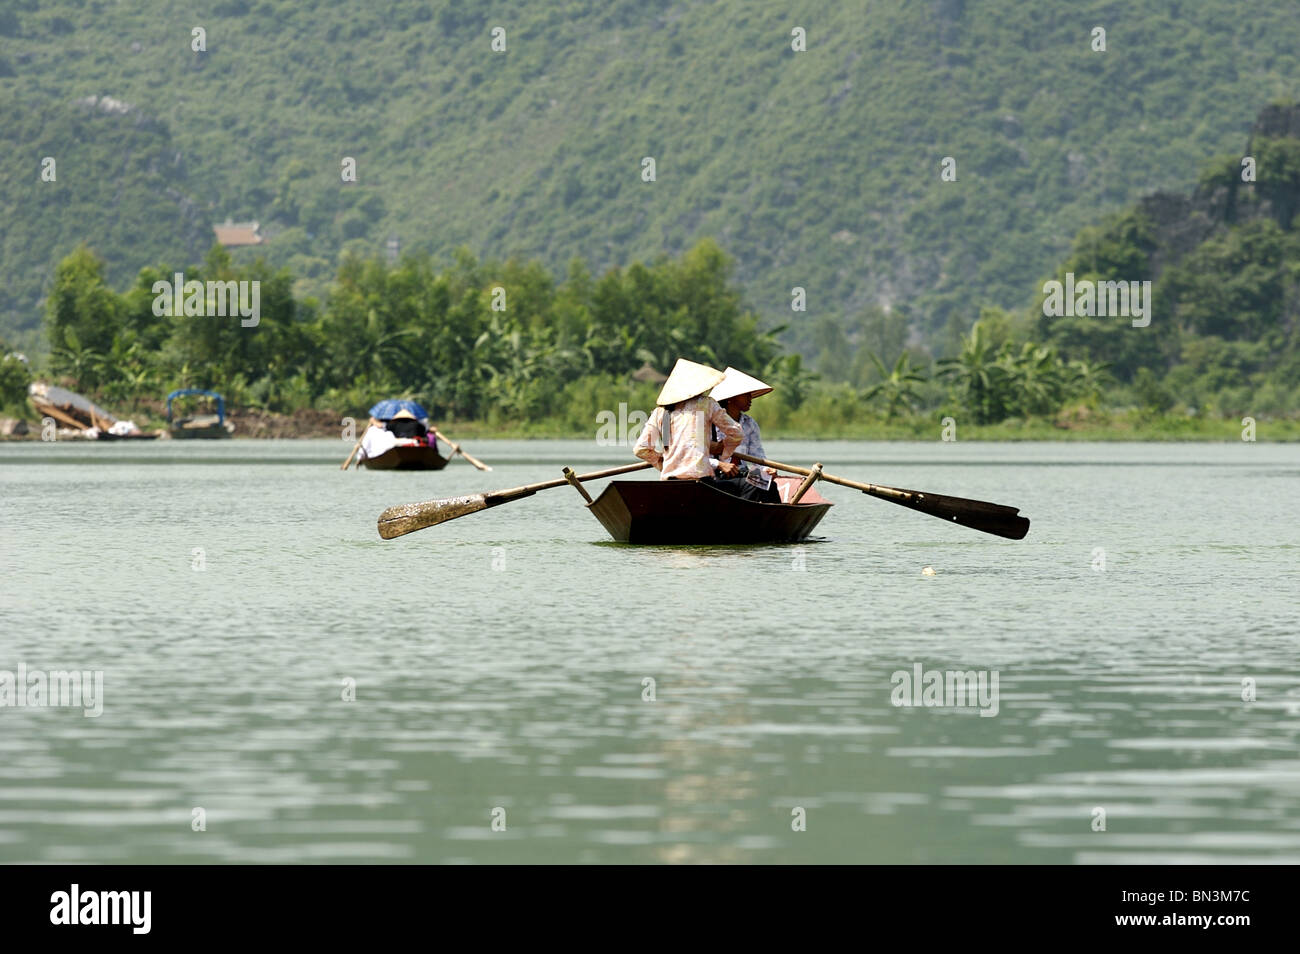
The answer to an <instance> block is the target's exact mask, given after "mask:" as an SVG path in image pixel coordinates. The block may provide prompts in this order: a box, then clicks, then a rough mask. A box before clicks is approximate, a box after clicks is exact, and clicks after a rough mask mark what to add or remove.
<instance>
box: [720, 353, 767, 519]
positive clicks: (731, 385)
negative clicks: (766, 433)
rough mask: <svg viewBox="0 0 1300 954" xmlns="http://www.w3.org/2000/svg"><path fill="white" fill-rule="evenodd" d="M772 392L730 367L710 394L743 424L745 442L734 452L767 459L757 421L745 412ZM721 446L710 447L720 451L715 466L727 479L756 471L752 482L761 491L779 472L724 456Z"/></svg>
mask: <svg viewBox="0 0 1300 954" xmlns="http://www.w3.org/2000/svg"><path fill="white" fill-rule="evenodd" d="M771 391H772V388H771V386H769V385H767V384H764V383H763V382H762V381H760V380H759V379H758V378H755V377H751V376H750V375H748V374H746V373H745V372H744V371H740V370H738V369H736V368H732V367H728V368H727V370H726V371H725V372H724V377H723V379H722V382H721V383H720V384H719V385H718V386H717V387H715V388H714V389H713V390H712V391H710V392H709V396H710V397H712V398H713V399H714V400H715V401H717V402H718V403H719V404H721V405H722V409H723V410H724V411H726V412H727V416H728V417H730V418H731V419H732V420H734V421H735V422H736V423H737V424H739V425H740V430H741V432H742V433H743V434H744V440H742V441H741V442H740V446H739V447H737V448H736V449H735V451H733V452H732V453H740V454H748V455H750V456H751V457H766V456H767V452H766V451H765V450H763V439H762V437H761V435H760V434H759V431H758V422H757V421H756V420H754V419H753V418H752V417H750V416H749V415H748V414H747V413H745V412H746V411H748V410H749V409H750V407H752V406H753V403H754V398H756V397H760V396H762V395H764V394H768V393H770V392H771ZM720 444H721V442H718V443H716V444H713V445H710V446H711V449H713V450H718V451H719V454H718V458H717V460H716V461H715V464H714V466H715V467H716V468H717V471H718V473H719V474H721V475H722V476H724V477H736V476H743V475H745V474H746V473H747V472H748V471H753V472H754V473H753V476H752V477H751V478H750V479H751V480H752V481H753V482H754V483H755V484H756V485H757V486H759V487H760V488H762V489H764V490H766V489H768V487H769V485H770V484H771V478H772V477H774V476H776V471H774V470H772V469H771V468H770V467H759V466H757V465H755V464H748V463H740V462H733V461H732V459H731V457H730V456H729V455H725V454H722V453H721V446H720ZM770 498H771V495H768V497H767V498H763V499H770Z"/></svg>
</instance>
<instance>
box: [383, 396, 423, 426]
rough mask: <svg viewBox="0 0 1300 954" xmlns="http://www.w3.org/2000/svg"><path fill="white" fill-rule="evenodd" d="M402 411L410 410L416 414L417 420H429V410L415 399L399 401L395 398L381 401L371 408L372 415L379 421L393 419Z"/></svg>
mask: <svg viewBox="0 0 1300 954" xmlns="http://www.w3.org/2000/svg"><path fill="white" fill-rule="evenodd" d="M401 411H410V412H411V413H412V414H414V415H415V419H416V420H417V421H427V420H428V419H429V412H428V411H426V410H425V409H424V408H422V407H420V405H418V404H416V403H415V402H414V401H398V400H395V399H390V400H387V401H380V402H379V403H378V404H376V405H375V406H374V407H372V408H371V409H370V416H371V417H373V418H374V419H375V420H377V421H391V420H392V419H393V417H394V415H396V414H398V413H399V412H401Z"/></svg>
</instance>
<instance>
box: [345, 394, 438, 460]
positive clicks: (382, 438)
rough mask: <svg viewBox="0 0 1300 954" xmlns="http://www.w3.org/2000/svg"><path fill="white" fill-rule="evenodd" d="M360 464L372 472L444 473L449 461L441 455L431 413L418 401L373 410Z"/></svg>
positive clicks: (381, 405)
mask: <svg viewBox="0 0 1300 954" xmlns="http://www.w3.org/2000/svg"><path fill="white" fill-rule="evenodd" d="M359 463H360V464H361V465H362V466H365V467H366V468H368V469H369V470H442V469H443V468H444V467H446V466H447V458H445V457H443V456H442V455H441V454H439V453H438V438H437V436H436V432H435V431H434V430H432V429H431V428H430V427H429V413H428V412H427V411H426V410H425V409H424V408H422V407H421V406H420V405H419V404H416V403H415V402H414V401H398V400H389V401H380V402H379V403H378V404H376V405H375V406H374V407H372V408H371V409H370V423H369V425H368V426H367V427H366V430H365V432H364V433H363V434H362V435H361V457H360V460H359Z"/></svg>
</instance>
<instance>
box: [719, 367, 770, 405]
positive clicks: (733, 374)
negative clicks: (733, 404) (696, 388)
mask: <svg viewBox="0 0 1300 954" xmlns="http://www.w3.org/2000/svg"><path fill="white" fill-rule="evenodd" d="M725 374H726V377H724V378H723V379H722V383H721V384H719V385H718V386H717V387H716V388H714V389H713V390H712V391H710V392H709V397H711V398H713V400H715V401H717V402H718V403H719V404H721V403H722V402H723V401H725V400H727V399H728V398H734V397H738V396H739V395H741V394H752V395H754V397H758V396H759V395H760V394H767V393H768V392H769V391H771V390H772V389H771V388H770V387H769V386H768V385H766V384H764V383H763V382H762V381H760V380H758V378H751V377H750V376H749V375H748V374H746V373H745V372H744V371H737V370H736V369H735V368H727V370H726V372H725Z"/></svg>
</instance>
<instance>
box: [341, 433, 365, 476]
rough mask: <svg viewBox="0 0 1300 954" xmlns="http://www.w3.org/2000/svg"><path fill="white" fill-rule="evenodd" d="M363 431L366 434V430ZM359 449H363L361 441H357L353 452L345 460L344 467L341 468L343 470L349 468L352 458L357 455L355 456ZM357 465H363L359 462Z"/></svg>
mask: <svg viewBox="0 0 1300 954" xmlns="http://www.w3.org/2000/svg"><path fill="white" fill-rule="evenodd" d="M362 433H363V434H364V433H365V431H362ZM359 450H361V442H360V441H357V444H356V446H355V447H353V448H352V453H351V454H349V455H348V459H347V460H345V461H344V462H343V466H342V468H341V469H342V470H347V469H348V465H349V464H351V463H352V458H353V457H355V456H356V455H357V451H359ZM357 466H358V467H359V466H361V465H360V464H358V465H357Z"/></svg>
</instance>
